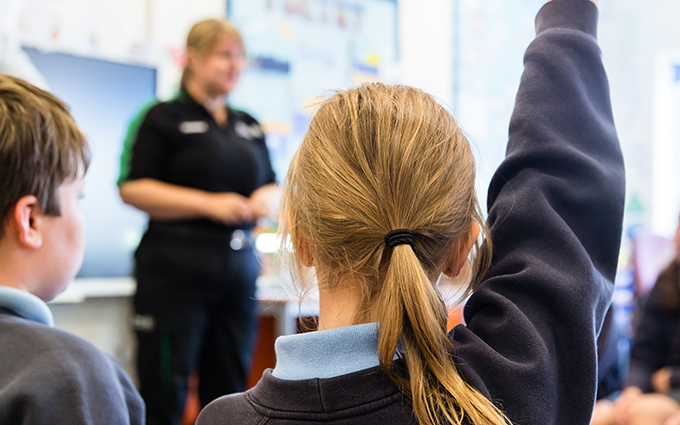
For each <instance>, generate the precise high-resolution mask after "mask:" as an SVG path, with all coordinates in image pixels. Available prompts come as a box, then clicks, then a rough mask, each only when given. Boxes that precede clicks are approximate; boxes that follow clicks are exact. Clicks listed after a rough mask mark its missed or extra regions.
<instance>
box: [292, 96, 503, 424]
mask: <svg viewBox="0 0 680 425" xmlns="http://www.w3.org/2000/svg"><path fill="white" fill-rule="evenodd" d="M281 211H282V218H284V219H282V220H281V223H282V224H283V226H282V229H281V236H282V238H281V240H282V246H281V251H280V253H281V254H282V255H283V258H284V259H285V258H287V259H288V266H290V267H291V270H293V272H294V274H295V275H297V276H298V277H299V276H300V275H301V274H302V273H303V272H304V270H303V269H304V268H303V267H302V265H301V263H300V258H299V237H300V236H304V238H305V239H306V240H307V241H309V245H310V248H311V250H312V253H313V257H314V262H315V265H316V266H317V268H318V267H322V268H323V270H324V277H325V278H327V279H325V280H324V284H325V285H328V286H329V287H330V288H333V287H338V286H339V285H342V283H341V281H342V280H343V278H346V277H350V278H351V280H352V281H354V282H360V285H361V288H362V293H363V300H362V304H361V307H360V308H359V309H358V310H357V311H356V312H355V314H354V323H364V322H367V321H369V320H370V309H371V307H377V311H378V314H379V324H380V332H379V335H380V336H379V338H380V340H379V353H378V354H379V358H380V365H381V367H382V369H383V370H384V371H385V373H386V374H387V375H388V376H389V377H390V378H391V379H392V380H393V381H394V382H395V384H396V385H397V386H398V387H399V388H400V390H401V391H402V392H403V393H404V394H407V395H408V396H410V397H411V399H412V402H413V407H414V410H415V413H416V415H417V417H418V420H419V422H420V423H421V424H423V425H434V424H438V423H439V421H440V420H442V419H444V420H446V421H448V422H451V423H454V424H461V423H462V422H463V420H464V418H467V419H468V420H470V421H472V423H474V424H495V425H499V424H506V423H508V421H507V419H506V418H505V416H504V415H503V413H502V412H501V411H500V410H499V409H498V408H497V407H495V406H494V405H493V404H492V403H491V402H490V401H489V400H487V399H486V398H485V397H484V396H483V395H481V394H480V393H479V392H478V391H477V390H476V389H474V388H472V387H471V386H470V385H468V384H467V383H466V382H465V381H464V380H463V379H462V377H461V376H460V374H459V373H458V371H457V370H456V367H455V364H454V361H453V358H452V355H451V352H452V348H453V347H452V346H451V342H450V340H449V339H448V338H447V335H446V322H447V310H446V306H445V303H444V301H443V299H442V297H441V296H440V294H439V292H438V291H437V289H436V287H435V282H436V280H437V279H438V278H439V276H440V273H441V271H442V269H443V267H444V263H445V262H446V258H447V256H448V254H449V253H450V252H451V249H452V248H453V247H454V246H455V244H456V243H460V242H461V241H462V240H463V239H467V237H468V235H469V231H470V228H471V225H472V222H473V221H476V222H477V223H479V225H480V226H481V227H482V230H483V232H484V233H485V234H486V235H488V229H487V228H486V225H485V223H484V221H483V219H482V218H481V214H480V210H479V205H478V202H477V197H476V193H475V164H474V157H473V154H472V152H471V149H470V144H469V142H468V141H467V139H466V138H465V136H464V135H463V133H462V131H461V129H460V128H459V127H458V125H457V123H456V121H455V120H454V118H453V117H452V116H451V115H450V114H449V113H448V112H447V111H446V110H445V109H444V108H443V107H442V106H441V105H439V104H438V103H437V102H436V101H435V100H434V99H433V98H432V97H431V96H429V95H427V94H425V93H423V92H422V91H420V90H417V89H414V88H411V87H405V86H387V85H383V84H379V83H373V84H368V85H364V86H361V87H359V88H355V89H350V90H347V91H338V92H336V94H335V95H333V96H332V97H330V98H329V99H327V100H326V101H324V102H323V103H322V104H321V106H320V108H319V110H318V112H317V113H316V114H315V116H314V118H313V119H312V121H311V124H310V127H309V130H308V132H307V134H306V135H305V138H304V140H303V142H302V144H301V146H300V148H299V150H298V151H297V153H296V155H295V157H294V159H293V161H292V163H291V166H290V169H289V171H288V175H287V177H286V180H285V182H284V188H283V205H282V209H281ZM404 228H405V229H410V230H412V231H413V232H414V238H415V243H414V246H413V247H411V246H409V245H398V246H396V247H394V248H393V249H390V248H387V247H386V246H385V243H384V240H383V238H384V236H385V235H386V234H387V233H388V232H390V231H391V230H394V229H404ZM475 245H476V249H475V250H474V251H475V252H479V251H480V248H481V252H480V253H483V254H484V255H476V256H475V258H476V261H475V264H474V266H473V267H474V269H476V270H477V271H478V273H477V276H480V275H481V271H482V270H484V269H486V268H487V267H488V261H489V259H490V250H491V245H490V241H489V240H488V238H487V243H485V244H484V245H483V246H481V247H480V246H479V245H478V244H477V243H476V244H475ZM284 261H285V260H284ZM327 272H330V273H328V274H327ZM477 281H478V280H477ZM475 284H476V283H475V282H472V283H471V284H470V285H469V286H468V288H467V290H468V291H469V290H471V289H472V288H473V286H474V285H475ZM400 344H401V345H400ZM395 354H397V355H398V356H400V357H403V358H404V360H405V362H406V365H407V376H404V374H403V373H399V372H398V371H397V368H396V365H395V364H394V362H393V359H394V357H395Z"/></svg>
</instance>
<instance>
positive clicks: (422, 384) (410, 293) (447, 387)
mask: <svg viewBox="0 0 680 425" xmlns="http://www.w3.org/2000/svg"><path fill="white" fill-rule="evenodd" d="M446 318H447V310H446V305H445V303H444V300H443V299H442V298H441V296H440V295H439V292H437V290H436V289H435V287H434V285H433V284H432V282H430V280H429V278H428V276H427V275H426V273H425V270H423V267H422V265H421V264H420V261H419V260H418V258H417V257H416V255H415V253H414V252H413V249H411V247H410V246H409V245H399V246H396V247H394V249H393V250H392V255H391V258H390V260H389V265H388V267H387V274H386V276H385V281H384V283H383V290H382V291H381V296H380V342H379V352H378V355H379V358H380V362H381V365H382V368H383V370H384V371H385V373H386V374H387V375H388V376H389V377H390V378H391V379H392V381H394V382H395V383H396V384H397V386H398V387H399V388H400V389H401V390H402V392H404V393H406V394H409V395H410V396H411V400H412V403H413V408H414V410H415V413H416V416H417V417H418V420H419V422H420V423H421V424H422V425H436V424H439V423H440V420H441V419H444V420H446V422H447V423H452V424H462V423H463V419H464V418H467V419H468V420H470V422H472V423H473V424H505V423H508V422H507V421H506V420H505V419H504V416H503V414H502V413H501V412H500V411H499V410H498V409H497V408H495V407H494V406H493V405H492V404H491V403H489V401H488V400H487V399H486V398H484V396H482V395H481V394H480V393H479V392H478V391H477V390H475V389H474V388H472V387H470V386H469V385H468V384H467V383H466V382H465V381H464V380H463V378H462V377H461V376H460V375H459V374H458V371H457V370H456V368H455V365H454V362H453V359H452V358H451V354H450V352H451V348H452V347H451V342H450V340H449V339H448V338H447V336H446ZM399 344H401V345H402V350H403V352H402V353H400V354H401V356H402V357H403V358H404V360H405V362H406V369H407V371H408V376H407V377H403V376H401V375H400V374H399V373H398V372H396V371H395V368H394V365H393V360H392V359H393V358H394V357H395V354H396V353H397V350H398V345H399Z"/></svg>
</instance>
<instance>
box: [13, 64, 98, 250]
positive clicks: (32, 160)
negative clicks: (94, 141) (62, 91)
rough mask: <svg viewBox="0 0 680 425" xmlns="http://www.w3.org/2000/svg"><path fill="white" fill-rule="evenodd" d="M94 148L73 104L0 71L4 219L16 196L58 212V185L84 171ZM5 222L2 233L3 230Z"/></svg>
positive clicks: (46, 211)
mask: <svg viewBox="0 0 680 425" xmlns="http://www.w3.org/2000/svg"><path fill="white" fill-rule="evenodd" d="M89 164H90V149H89V146H88V143H87V140H86V139H85V136H84V135H83V134H82V133H81V131H80V129H78V126H77V125H76V123H75V121H74V120H73V117H72V116H71V114H70V113H69V111H68V107H67V106H66V105H65V104H64V103H63V102H62V101H61V100H59V99H57V98H56V97H55V96H53V95H51V94H49V93H47V92H46V91H44V90H41V89H39V88H37V87H35V86H33V85H31V84H29V83H27V82H25V81H23V80H20V79H18V78H14V77H10V76H8V75H5V74H0V219H1V220H2V222H3V223H4V222H5V220H6V219H7V216H8V215H9V214H10V212H11V210H12V208H13V207H14V205H15V204H16V203H17V201H18V200H19V199H20V198H21V197H23V196H26V195H34V196H35V197H36V198H38V207H39V208H40V209H41V210H42V211H43V212H44V213H46V214H49V215H59V214H60V209H59V202H58V199H57V196H56V195H57V193H56V192H57V189H58V188H59V186H60V185H61V184H62V183H64V182H65V181H66V180H68V179H72V178H76V177H77V176H78V175H84V174H85V172H86V171H87V168H88V166H89ZM2 233H3V228H1V227H0V237H1V236H3V235H2Z"/></svg>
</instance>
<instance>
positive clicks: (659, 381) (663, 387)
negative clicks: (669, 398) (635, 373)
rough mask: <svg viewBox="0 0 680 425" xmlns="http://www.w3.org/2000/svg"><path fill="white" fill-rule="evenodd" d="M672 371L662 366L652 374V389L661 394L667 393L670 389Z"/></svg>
mask: <svg viewBox="0 0 680 425" xmlns="http://www.w3.org/2000/svg"><path fill="white" fill-rule="evenodd" d="M672 373H673V371H672V370H671V368H669V367H662V368H661V369H659V370H657V371H656V372H654V373H653V374H652V378H651V382H652V388H654V391H656V392H657V393H661V394H668V393H669V392H670V391H671V374H672Z"/></svg>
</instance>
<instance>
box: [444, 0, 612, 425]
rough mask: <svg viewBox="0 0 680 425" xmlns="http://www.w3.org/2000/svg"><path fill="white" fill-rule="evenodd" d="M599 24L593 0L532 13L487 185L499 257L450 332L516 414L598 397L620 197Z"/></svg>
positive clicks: (531, 416)
mask: <svg viewBox="0 0 680 425" xmlns="http://www.w3.org/2000/svg"><path fill="white" fill-rule="evenodd" d="M596 26H597V8H596V7H595V5H594V4H592V3H591V2H590V1H588V0H555V1H553V2H550V3H548V4H546V5H545V6H544V7H543V9H541V11H540V12H539V14H538V16H537V18H536V33H537V35H536V39H535V40H534V41H533V42H532V43H531V45H530V46H529V48H528V49H527V52H526V55H525V58H524V73H523V75H522V80H521V83H520V88H519V92H518V94H517V98H516V103H515V109H514V112H513V115H512V119H511V122H510V135H509V142H508V147H507V154H506V158H505V160H504V161H503V163H502V164H501V166H500V167H499V169H498V170H497V172H496V174H495V176H494V178H493V180H492V182H491V185H490V188H489V201H488V205H489V219H488V220H489V224H490V226H491V234H492V240H493V243H494V255H493V263H492V267H491V269H490V271H489V272H488V274H487V276H486V277H485V280H484V282H483V283H482V284H481V286H480V287H479V289H478V290H477V291H476V292H475V293H474V294H473V295H472V297H471V298H470V299H469V301H468V303H467V305H466V307H465V311H464V313H465V320H466V323H467V326H458V327H456V328H455V329H454V331H453V333H452V338H453V339H454V341H455V342H454V344H455V346H456V351H455V355H456V359H457V363H458V365H459V369H460V371H461V373H462V374H463V376H464V377H465V378H466V380H467V381H468V382H469V383H470V384H472V385H473V386H474V387H476V388H477V389H479V390H480V391H481V392H482V393H483V394H485V395H486V396H488V397H490V398H491V399H492V400H493V401H494V402H497V403H498V404H499V405H500V406H501V407H502V408H503V410H504V411H505V412H506V413H507V415H508V417H509V418H510V419H511V420H512V422H513V423H516V424H522V423H524V424H542V425H545V424H587V423H589V421H590V415H591V412H592V406H593V403H594V401H595V391H596V380H597V360H596V335H597V333H598V332H599V330H600V327H601V325H602V321H603V318H604V314H605V311H606V309H607V306H608V305H609V303H610V301H611V295H612V293H613V287H614V285H613V281H614V276H615V272H616V264H617V257H618V250H619V243H620V237H621V225H622V216H623V204H624V169H623V160H622V155H621V151H620V147H619V144H618V139H617V135H616V131H615V128H614V123H613V118H612V112H611V105H610V97H609V88H608V83H607V78H606V75H605V71H604V69H603V66H602V62H601V54H600V50H599V48H598V46H597V41H596Z"/></svg>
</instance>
